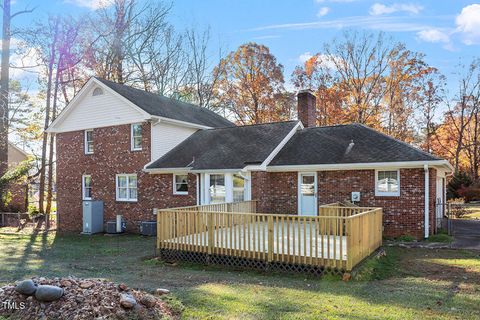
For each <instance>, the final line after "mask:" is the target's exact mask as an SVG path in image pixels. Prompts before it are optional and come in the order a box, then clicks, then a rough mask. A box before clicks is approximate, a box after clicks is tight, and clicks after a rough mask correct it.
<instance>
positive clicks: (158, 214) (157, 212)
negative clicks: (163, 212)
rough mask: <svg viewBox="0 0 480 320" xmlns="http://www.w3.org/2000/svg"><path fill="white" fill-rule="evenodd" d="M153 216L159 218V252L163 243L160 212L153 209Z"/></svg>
mask: <svg viewBox="0 0 480 320" xmlns="http://www.w3.org/2000/svg"><path fill="white" fill-rule="evenodd" d="M153 214H154V215H156V216H157V250H160V245H161V241H162V236H163V235H162V228H161V223H160V212H159V211H158V209H157V208H154V209H153Z"/></svg>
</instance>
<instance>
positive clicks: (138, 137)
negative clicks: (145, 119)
mask: <svg viewBox="0 0 480 320" xmlns="http://www.w3.org/2000/svg"><path fill="white" fill-rule="evenodd" d="M130 137H131V145H132V151H138V150H142V124H141V123H134V124H132V125H131V129H130Z"/></svg>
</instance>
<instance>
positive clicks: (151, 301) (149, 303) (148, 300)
mask: <svg viewBox="0 0 480 320" xmlns="http://www.w3.org/2000/svg"><path fill="white" fill-rule="evenodd" d="M140 303H141V304H143V305H144V306H145V307H147V308H151V307H153V306H155V304H157V299H156V298H155V297H154V296H152V295H149V294H146V295H144V296H143V297H142V298H141V299H140Z"/></svg>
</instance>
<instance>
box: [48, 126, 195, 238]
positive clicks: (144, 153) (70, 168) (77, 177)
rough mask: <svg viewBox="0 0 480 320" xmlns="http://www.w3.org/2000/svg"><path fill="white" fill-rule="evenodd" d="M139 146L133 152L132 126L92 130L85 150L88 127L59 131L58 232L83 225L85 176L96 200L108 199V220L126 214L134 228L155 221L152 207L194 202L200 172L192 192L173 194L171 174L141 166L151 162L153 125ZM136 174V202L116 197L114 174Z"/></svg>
mask: <svg viewBox="0 0 480 320" xmlns="http://www.w3.org/2000/svg"><path fill="white" fill-rule="evenodd" d="M142 129H143V135H142V136H143V141H142V150H141V151H131V150H130V149H131V146H130V125H121V126H115V127H105V128H97V129H94V133H93V135H94V153H93V154H92V155H85V153H84V131H75V132H67V133H60V134H57V136H56V143H57V190H58V191H57V202H58V203H57V209H58V219H59V225H58V229H59V230H60V231H81V230H82V175H91V176H92V197H93V200H103V201H104V221H105V222H106V221H108V220H114V219H115V216H116V215H117V214H122V215H123V216H124V219H125V220H126V221H127V228H128V229H129V230H130V231H138V223H139V222H140V221H142V220H154V219H155V216H154V215H153V213H152V212H153V208H166V207H176V206H186V205H194V204H196V190H195V189H196V177H195V175H189V194H188V195H173V181H172V179H173V176H172V175H171V174H164V175H150V174H147V173H144V172H143V171H142V169H143V166H144V165H145V164H147V163H148V162H150V124H149V123H148V122H146V123H144V125H143V127H142ZM120 173H127V174H131V173H136V174H137V179H138V185H137V187H138V201H137V202H133V203H132V202H118V201H116V200H115V191H116V190H115V188H116V187H115V176H116V174H120Z"/></svg>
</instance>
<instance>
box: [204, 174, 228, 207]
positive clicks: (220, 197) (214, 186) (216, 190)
mask: <svg viewBox="0 0 480 320" xmlns="http://www.w3.org/2000/svg"><path fill="white" fill-rule="evenodd" d="M208 191H209V194H210V203H222V202H225V195H226V193H225V192H226V189H225V175H224V174H211V175H210V187H209V188H208Z"/></svg>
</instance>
